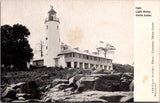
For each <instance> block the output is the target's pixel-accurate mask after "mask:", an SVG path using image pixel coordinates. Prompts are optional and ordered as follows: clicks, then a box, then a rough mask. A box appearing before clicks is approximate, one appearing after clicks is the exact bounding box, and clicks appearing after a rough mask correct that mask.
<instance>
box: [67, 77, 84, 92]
mask: <svg viewBox="0 0 160 103" xmlns="http://www.w3.org/2000/svg"><path fill="white" fill-rule="evenodd" d="M81 77H83V75H82V74H79V75H76V76H73V77H72V78H70V79H69V86H70V87H73V89H74V90H75V89H77V87H78V86H77V84H76V82H77V81H78V80H80V78H81Z"/></svg>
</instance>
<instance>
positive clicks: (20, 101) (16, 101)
mask: <svg viewBox="0 0 160 103" xmlns="http://www.w3.org/2000/svg"><path fill="white" fill-rule="evenodd" d="M12 102H15V103H22V102H28V101H26V100H13V101H12Z"/></svg>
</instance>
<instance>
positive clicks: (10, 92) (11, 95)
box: [2, 87, 16, 99]
mask: <svg viewBox="0 0 160 103" xmlns="http://www.w3.org/2000/svg"><path fill="white" fill-rule="evenodd" d="M2 98H11V99H16V91H15V90H14V89H12V88H11V87H7V88H6V90H5V91H4V92H3V93H2Z"/></svg>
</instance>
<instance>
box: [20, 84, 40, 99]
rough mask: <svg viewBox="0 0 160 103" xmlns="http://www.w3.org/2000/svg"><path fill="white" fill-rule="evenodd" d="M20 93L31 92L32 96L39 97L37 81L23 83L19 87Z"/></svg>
mask: <svg viewBox="0 0 160 103" xmlns="http://www.w3.org/2000/svg"><path fill="white" fill-rule="evenodd" d="M19 93H26V94H30V98H39V93H40V92H39V90H38V86H37V84H36V82H35V81H30V82H26V83H24V84H22V85H21V86H20V88H19Z"/></svg>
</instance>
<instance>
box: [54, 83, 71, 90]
mask: <svg viewBox="0 0 160 103" xmlns="http://www.w3.org/2000/svg"><path fill="white" fill-rule="evenodd" d="M68 87H69V84H64V83H62V84H57V85H56V86H55V88H58V89H59V90H64V89H66V88H68Z"/></svg>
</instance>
